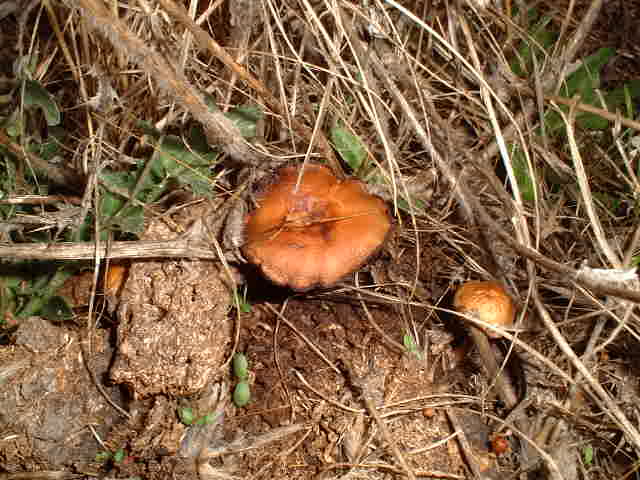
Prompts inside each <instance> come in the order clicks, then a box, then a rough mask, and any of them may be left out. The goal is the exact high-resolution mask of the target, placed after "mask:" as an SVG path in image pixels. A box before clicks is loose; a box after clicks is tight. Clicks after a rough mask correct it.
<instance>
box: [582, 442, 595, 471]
mask: <svg viewBox="0 0 640 480" xmlns="http://www.w3.org/2000/svg"><path fill="white" fill-rule="evenodd" d="M582 458H584V464H585V465H586V466H587V467H589V466H591V464H592V463H593V447H592V446H591V445H586V446H585V447H584V448H583V449H582Z"/></svg>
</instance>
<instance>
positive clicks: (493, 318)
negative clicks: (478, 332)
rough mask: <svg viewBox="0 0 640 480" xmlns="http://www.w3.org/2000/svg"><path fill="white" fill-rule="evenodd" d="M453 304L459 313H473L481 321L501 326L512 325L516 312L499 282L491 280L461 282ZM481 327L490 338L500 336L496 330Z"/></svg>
mask: <svg viewBox="0 0 640 480" xmlns="http://www.w3.org/2000/svg"><path fill="white" fill-rule="evenodd" d="M453 306H454V307H455V309H456V310H458V311H459V312H461V313H466V314H469V315H473V316H475V317H476V318H477V319H479V320H482V321H483V322H487V323H490V324H492V325H495V326H500V327H503V328H508V327H510V326H511V325H513V321H514V318H515V313H516V309H515V306H514V304H513V300H512V299H511V297H510V296H509V294H508V293H507V291H506V290H505V289H504V287H503V286H502V285H501V284H500V283H498V282H493V281H488V282H478V281H474V282H467V283H465V284H463V285H462V286H461V287H460V288H458V290H457V291H456V294H455V296H454V298H453ZM480 328H481V327H480ZM481 329H482V330H483V331H484V332H485V333H486V334H487V336H488V337H490V338H499V337H500V335H499V334H497V333H496V332H493V331H487V330H486V329H484V328H481Z"/></svg>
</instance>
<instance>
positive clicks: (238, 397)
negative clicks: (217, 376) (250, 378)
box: [233, 381, 251, 408]
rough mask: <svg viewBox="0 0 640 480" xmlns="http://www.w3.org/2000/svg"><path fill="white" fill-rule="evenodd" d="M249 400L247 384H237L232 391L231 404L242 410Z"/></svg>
mask: <svg viewBox="0 0 640 480" xmlns="http://www.w3.org/2000/svg"><path fill="white" fill-rule="evenodd" d="M250 400H251V390H250V388H249V384H248V383H247V382H244V381H243V382H238V384H237V385H236V388H235V389H234V390H233V403H235V405H236V407H238V408H242V407H244V406H245V405H247V404H248V403H249V401H250Z"/></svg>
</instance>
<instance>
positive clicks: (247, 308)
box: [233, 285, 251, 313]
mask: <svg viewBox="0 0 640 480" xmlns="http://www.w3.org/2000/svg"><path fill="white" fill-rule="evenodd" d="M233 294H234V296H235V299H236V302H234V304H235V305H238V306H239V308H240V311H241V312H242V313H250V312H251V304H250V303H249V302H248V301H247V286H246V285H245V286H244V287H243V289H242V296H240V294H239V293H238V291H237V290H235V291H234V292H233Z"/></svg>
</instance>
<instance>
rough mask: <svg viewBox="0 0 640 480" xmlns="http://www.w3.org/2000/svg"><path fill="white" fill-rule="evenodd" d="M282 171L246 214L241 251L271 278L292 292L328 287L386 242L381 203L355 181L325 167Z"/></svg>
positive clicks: (387, 223) (386, 227)
mask: <svg viewBox="0 0 640 480" xmlns="http://www.w3.org/2000/svg"><path fill="white" fill-rule="evenodd" d="M299 173H300V168H299V167H295V166H287V167H283V168H281V169H280V171H279V172H278V176H277V180H276V182H275V183H274V184H272V185H271V186H270V187H269V188H267V189H266V191H265V192H263V193H262V195H260V197H259V199H258V203H259V206H258V208H256V210H255V211H253V212H252V213H250V214H249V215H248V216H247V225H246V230H245V235H246V236H245V239H246V241H245V244H244V246H243V252H244V254H245V256H246V257H247V259H248V260H249V261H250V262H252V263H254V264H256V265H258V266H260V268H261V269H262V272H263V274H264V275H265V276H266V277H267V278H269V279H270V280H271V281H272V282H274V283H276V284H278V285H283V286H289V287H291V288H293V289H294V290H300V291H303V290H308V289H310V288H313V287H315V286H318V285H319V286H323V287H328V286H331V285H333V284H335V283H336V282H338V281H339V280H340V279H341V278H342V277H344V276H345V275H347V274H349V273H351V272H353V271H354V270H356V269H357V268H359V267H360V266H361V265H362V264H364V262H365V261H366V260H367V259H368V258H369V257H370V256H371V255H372V254H373V253H375V252H376V251H377V250H378V249H379V247H380V246H381V245H382V243H383V242H384V240H385V238H386V236H387V234H388V233H389V230H390V229H391V220H390V218H389V213H388V211H387V207H386V205H385V203H384V202H383V201H382V200H381V199H380V198H378V197H376V196H373V195H370V194H369V193H367V192H366V191H365V189H364V186H363V184H362V183H361V182H360V181H358V180H353V179H347V180H339V179H338V178H336V177H335V175H333V173H332V172H331V170H330V169H329V168H328V167H325V166H323V165H317V164H309V165H306V166H305V168H304V172H303V175H302V179H301V180H300V184H299V186H298V189H297V191H296V183H297V181H298V176H299Z"/></svg>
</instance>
